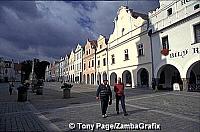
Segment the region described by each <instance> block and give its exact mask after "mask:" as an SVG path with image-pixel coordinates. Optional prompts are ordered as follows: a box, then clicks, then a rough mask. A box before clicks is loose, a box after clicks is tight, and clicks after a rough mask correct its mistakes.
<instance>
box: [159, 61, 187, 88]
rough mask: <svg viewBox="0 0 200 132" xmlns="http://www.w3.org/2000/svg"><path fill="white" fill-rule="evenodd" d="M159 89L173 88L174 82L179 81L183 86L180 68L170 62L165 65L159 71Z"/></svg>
mask: <svg viewBox="0 0 200 132" xmlns="http://www.w3.org/2000/svg"><path fill="white" fill-rule="evenodd" d="M157 78H158V89H166V90H173V84H174V83H178V84H179V85H180V86H182V84H183V82H182V80H181V76H180V72H179V71H178V69H177V68H176V67H175V66H173V65H170V64H166V65H163V66H162V67H161V68H160V69H159V71H158V73H157Z"/></svg>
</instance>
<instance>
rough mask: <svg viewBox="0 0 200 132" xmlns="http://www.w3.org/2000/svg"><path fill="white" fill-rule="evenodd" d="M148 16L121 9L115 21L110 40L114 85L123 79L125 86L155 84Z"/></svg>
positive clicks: (109, 49) (109, 69)
mask: <svg viewBox="0 0 200 132" xmlns="http://www.w3.org/2000/svg"><path fill="white" fill-rule="evenodd" d="M147 20H148V17H147V15H145V14H141V13H138V12H135V11H133V10H132V9H129V8H128V7H126V6H121V7H120V8H119V10H118V12H117V16H116V17H115V19H114V31H113V33H112V34H111V35H110V38H109V41H108V65H109V67H108V75H109V81H110V85H114V83H116V82H117V77H121V78H122V82H123V83H124V84H125V86H129V87H132V88H134V87H137V86H140V87H148V86H149V85H150V84H151V65H152V64H151V45H150V38H149V36H148V21H147Z"/></svg>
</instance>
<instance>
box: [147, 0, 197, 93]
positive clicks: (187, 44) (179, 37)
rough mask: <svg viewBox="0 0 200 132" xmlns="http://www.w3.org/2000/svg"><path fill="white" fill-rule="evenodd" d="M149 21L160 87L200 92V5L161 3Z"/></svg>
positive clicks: (184, 1)
mask: <svg viewBox="0 0 200 132" xmlns="http://www.w3.org/2000/svg"><path fill="white" fill-rule="evenodd" d="M149 21H150V30H149V34H150V35H151V43H152V49H153V78H156V82H157V84H159V85H158V87H159V88H165V89H168V88H169V89H172V87H173V84H174V83H178V84H179V85H180V88H183V89H184V90H187V89H188V88H191V87H194V88H195V87H196V88H197V87H199V88H200V1H194V0H177V1H160V7H159V8H158V9H156V10H155V11H153V12H151V13H149ZM182 86H183V87H182Z"/></svg>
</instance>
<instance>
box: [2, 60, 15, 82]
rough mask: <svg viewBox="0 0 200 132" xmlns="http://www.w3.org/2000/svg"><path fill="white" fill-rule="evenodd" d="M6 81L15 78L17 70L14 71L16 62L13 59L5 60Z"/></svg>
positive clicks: (4, 76)
mask: <svg viewBox="0 0 200 132" xmlns="http://www.w3.org/2000/svg"><path fill="white" fill-rule="evenodd" d="M3 73H4V75H3V78H4V82H8V81H14V80H15V71H14V63H13V60H12V61H8V60H6V61H4V72H3Z"/></svg>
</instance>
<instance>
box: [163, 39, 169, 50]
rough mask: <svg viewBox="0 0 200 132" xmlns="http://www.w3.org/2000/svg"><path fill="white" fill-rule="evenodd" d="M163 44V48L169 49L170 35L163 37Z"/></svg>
mask: <svg viewBox="0 0 200 132" xmlns="http://www.w3.org/2000/svg"><path fill="white" fill-rule="evenodd" d="M162 46H163V49H169V42H168V36H165V37H163V38H162Z"/></svg>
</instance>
